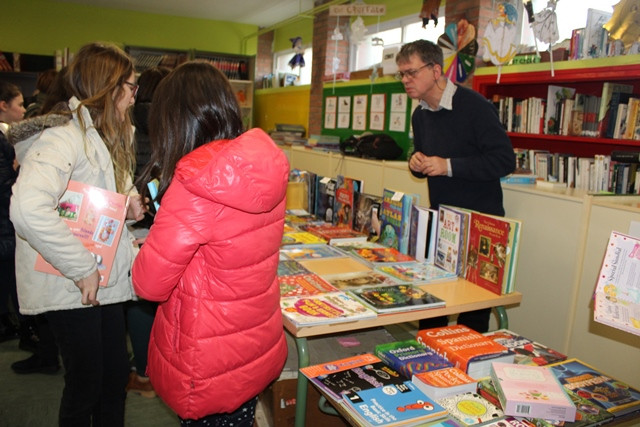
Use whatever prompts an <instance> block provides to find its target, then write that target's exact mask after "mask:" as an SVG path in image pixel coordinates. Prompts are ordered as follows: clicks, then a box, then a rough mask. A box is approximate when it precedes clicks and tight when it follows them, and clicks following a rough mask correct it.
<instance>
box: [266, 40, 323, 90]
mask: <svg viewBox="0 0 640 427" xmlns="http://www.w3.org/2000/svg"><path fill="white" fill-rule="evenodd" d="M293 55H295V53H294V51H293V49H288V50H282V51H280V52H276V53H275V55H274V61H273V63H274V73H275V75H276V76H278V81H279V80H280V76H281V75H285V74H289V75H291V74H295V75H297V76H299V77H298V79H297V82H296V83H295V84H296V85H308V84H311V64H312V62H313V49H312V48H311V46H309V47H307V48H306V49H305V50H304V53H303V57H304V64H305V65H304V67H296V68H294V69H291V67H290V66H289V61H291V58H293Z"/></svg>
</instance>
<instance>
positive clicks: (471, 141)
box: [396, 40, 515, 332]
mask: <svg viewBox="0 0 640 427" xmlns="http://www.w3.org/2000/svg"><path fill="white" fill-rule="evenodd" d="M396 64H397V65H398V72H397V73H396V79H398V80H400V81H402V83H403V85H404V89H405V91H406V92H407V95H408V96H409V97H411V98H414V99H418V100H419V101H420V105H419V107H418V108H416V110H415V111H414V112H413V116H412V119H411V123H412V125H413V135H414V139H413V146H414V147H413V148H414V150H413V154H412V155H411V157H410V159H409V169H410V170H411V173H412V174H413V175H414V176H416V177H418V178H427V185H428V188H429V199H430V204H431V208H434V209H437V208H438V206H439V205H441V204H443V205H451V206H457V207H461V208H466V209H473V210H476V211H479V212H483V213H487V214H492V215H499V216H504V213H505V212H504V207H503V205H502V188H501V187H500V178H501V177H503V176H506V175H508V174H510V173H511V172H513V171H514V169H515V155H514V152H513V147H512V146H511V141H510V140H509V137H508V136H507V134H506V132H505V130H504V128H503V127H502V124H501V123H500V121H499V119H498V113H497V111H496V109H495V107H494V106H493V105H492V104H491V103H490V102H489V101H487V100H486V99H485V98H484V97H483V96H482V95H480V94H479V93H477V92H475V91H473V90H471V89H468V88H466V87H463V86H458V85H456V84H454V83H453V82H451V81H450V80H449V79H448V78H447V77H446V76H445V75H444V72H443V55H442V49H441V48H440V47H439V46H437V45H436V44H434V43H432V42H430V41H426V40H417V41H414V42H411V43H408V44H405V45H404V46H403V47H402V48H401V49H400V52H399V53H398V54H397V55H396ZM490 314H491V309H483V310H477V311H473V312H468V313H461V314H460V315H459V316H458V323H461V324H464V325H466V326H468V327H470V328H472V329H475V330H477V331H478V332H486V331H487V330H488V329H489V316H490ZM447 322H448V319H447V318H446V317H440V318H434V319H423V320H421V321H420V329H426V328H433V327H438V326H445V325H446V324H447Z"/></svg>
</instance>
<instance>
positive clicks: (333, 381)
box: [300, 353, 405, 401]
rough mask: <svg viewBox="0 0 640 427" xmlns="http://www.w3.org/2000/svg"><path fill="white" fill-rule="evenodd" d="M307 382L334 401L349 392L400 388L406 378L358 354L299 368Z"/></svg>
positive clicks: (376, 358)
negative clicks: (394, 386) (395, 386)
mask: <svg viewBox="0 0 640 427" xmlns="http://www.w3.org/2000/svg"><path fill="white" fill-rule="evenodd" d="M300 372H302V374H304V375H305V376H306V377H307V378H308V379H309V381H311V382H312V383H313V384H315V385H316V386H317V387H318V388H319V389H320V390H322V391H324V392H325V393H326V394H327V395H329V396H330V397H331V398H333V399H334V400H337V401H340V400H342V398H343V397H344V396H345V395H346V394H347V393H348V392H350V391H352V390H366V389H369V388H375V387H383V386H387V385H392V384H402V383H403V382H404V381H405V378H404V377H403V376H402V375H400V373H399V372H397V371H395V370H394V369H393V368H391V367H389V366H387V365H385V364H384V363H383V362H382V361H381V360H380V359H379V358H378V357H377V356H375V355H373V354H371V353H364V354H359V355H356V356H351V357H346V358H344V359H339V360H333V361H330V362H325V363H320V364H317V365H312V366H307V367H306V368H301V369H300Z"/></svg>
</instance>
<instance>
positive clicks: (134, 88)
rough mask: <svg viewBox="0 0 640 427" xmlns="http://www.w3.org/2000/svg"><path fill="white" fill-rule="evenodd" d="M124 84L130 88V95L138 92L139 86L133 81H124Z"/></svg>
mask: <svg viewBox="0 0 640 427" xmlns="http://www.w3.org/2000/svg"><path fill="white" fill-rule="evenodd" d="M124 84H126V85H127V86H129V87H130V88H131V96H134V97H135V96H136V94H137V93H138V88H139V87H140V86H138V85H137V84H135V83H129V82H124Z"/></svg>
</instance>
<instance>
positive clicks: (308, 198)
mask: <svg viewBox="0 0 640 427" xmlns="http://www.w3.org/2000/svg"><path fill="white" fill-rule="evenodd" d="M315 179H316V174H315V173H313V172H309V171H306V170H300V169H297V168H294V169H291V171H290V172H289V186H287V205H289V204H290V200H289V198H295V201H293V202H294V204H295V205H296V206H297V207H298V208H299V209H304V210H306V211H307V212H309V213H310V214H313V213H314V209H315V206H312V205H313V203H315V192H316V182H315ZM292 184H299V185H292ZM289 187H291V188H289Z"/></svg>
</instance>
